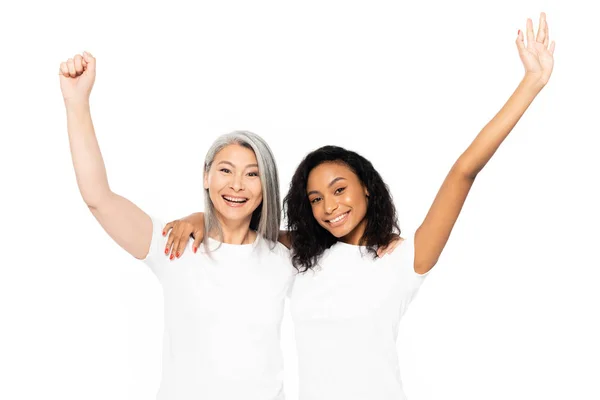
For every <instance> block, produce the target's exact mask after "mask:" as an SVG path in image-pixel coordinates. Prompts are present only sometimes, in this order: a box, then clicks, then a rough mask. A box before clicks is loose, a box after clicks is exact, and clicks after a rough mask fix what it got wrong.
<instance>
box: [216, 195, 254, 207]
mask: <svg viewBox="0 0 600 400" xmlns="http://www.w3.org/2000/svg"><path fill="white" fill-rule="evenodd" d="M221 197H223V200H225V202H227V203H230V204H231V205H241V204H244V203H245V202H247V201H248V199H247V198H245V197H235V196H221Z"/></svg>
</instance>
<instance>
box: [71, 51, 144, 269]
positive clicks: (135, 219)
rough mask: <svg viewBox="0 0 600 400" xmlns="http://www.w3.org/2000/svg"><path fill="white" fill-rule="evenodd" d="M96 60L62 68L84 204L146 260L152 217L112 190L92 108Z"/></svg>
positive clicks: (86, 57)
mask: <svg viewBox="0 0 600 400" xmlns="http://www.w3.org/2000/svg"><path fill="white" fill-rule="evenodd" d="M95 68H96V60H95V59H94V58H93V57H92V56H91V55H89V54H84V57H83V58H82V57H81V56H79V55H78V56H75V57H74V59H69V61H67V62H66V63H63V64H61V74H60V80H61V90H62V92H63V96H64V99H65V107H66V111H67V129H68V133H69V145H70V148H71V156H72V159H73V167H74V168H75V175H76V178H77V185H78V187H79V191H80V193H81V196H82V197H83V201H85V203H86V204H87V206H88V207H89V209H90V211H91V212H92V214H93V215H94V217H96V219H97V220H98V222H99V223H100V225H102V227H103V228H104V230H105V231H106V232H107V233H108V234H109V235H110V237H111V238H113V239H114V240H115V242H117V243H118V244H119V245H120V246H121V247H123V248H124V249H125V250H126V251H127V252H128V253H129V254H131V255H132V256H134V257H136V258H138V259H143V258H144V257H145V256H146V254H147V253H148V249H149V247H150V241H151V239H152V221H151V219H150V217H149V216H148V215H147V214H146V213H144V212H143V211H142V210H141V209H140V208H138V207H137V206H136V205H135V204H133V203H132V202H130V201H129V200H127V199H125V198H124V197H121V196H119V195H117V194H115V193H113V192H112V191H111V190H110V187H109V185H108V179H107V177H106V169H105V167H104V161H103V159H102V154H101V152H100V148H99V146H98V141H97V140H96V134H95V132H94V125H93V123H92V117H91V113H90V107H89V94H90V92H91V89H92V86H93V83H94V78H95Z"/></svg>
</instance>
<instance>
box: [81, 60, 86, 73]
mask: <svg viewBox="0 0 600 400" xmlns="http://www.w3.org/2000/svg"><path fill="white" fill-rule="evenodd" d="M81 65H82V66H83V70H84V71H85V70H86V69H87V61H85V58H83V57H81Z"/></svg>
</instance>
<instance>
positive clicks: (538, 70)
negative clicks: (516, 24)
mask: <svg viewBox="0 0 600 400" xmlns="http://www.w3.org/2000/svg"><path fill="white" fill-rule="evenodd" d="M516 43H517V48H518V49H519V57H520V58H521V61H522V62H523V66H524V67H525V74H526V75H529V76H530V77H532V78H534V79H536V80H537V82H538V83H539V84H540V85H542V86H544V85H546V83H548V80H549V79H550V75H551V74H552V68H553V66H554V56H553V55H554V46H555V44H554V41H552V43H550V40H549V36H548V22H547V21H546V14H545V13H541V14H540V25H539V27H538V32H537V36H536V37H535V38H534V36H533V21H531V19H530V18H528V19H527V44H525V38H524V36H523V32H522V31H519V35H518V37H517V40H516ZM548 44H549V45H548Z"/></svg>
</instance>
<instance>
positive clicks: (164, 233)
mask: <svg viewBox="0 0 600 400" xmlns="http://www.w3.org/2000/svg"><path fill="white" fill-rule="evenodd" d="M174 224H175V222H174V221H171V222H169V223H168V224H166V225H165V227H164V228H163V231H162V234H163V236H167V232H169V231H170V230H171V229H173V225H174Z"/></svg>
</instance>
